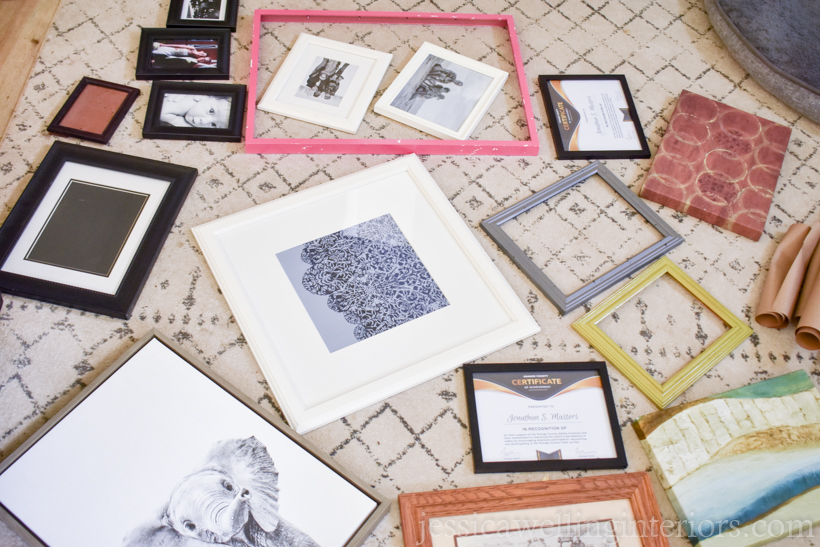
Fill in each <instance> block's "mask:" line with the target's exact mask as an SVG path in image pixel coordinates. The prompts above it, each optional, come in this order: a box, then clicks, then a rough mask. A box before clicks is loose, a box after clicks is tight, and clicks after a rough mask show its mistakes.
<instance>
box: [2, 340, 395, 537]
mask: <svg viewBox="0 0 820 547" xmlns="http://www.w3.org/2000/svg"><path fill="white" fill-rule="evenodd" d="M153 340H157V341H159V342H160V343H162V344H163V345H165V346H166V347H167V348H168V349H169V350H171V351H172V352H173V353H175V354H176V355H178V356H179V357H180V358H181V359H183V360H184V361H186V362H187V363H188V364H189V365H191V366H192V367H193V368H194V369H196V370H197V371H199V372H200V373H202V374H203V375H204V376H205V377H206V378H207V379H208V380H210V381H211V382H213V383H214V384H216V385H217V386H218V387H219V388H221V389H223V390H224V391H226V392H227V394H228V395H230V396H231V397H233V399H235V402H236V404H237V405H243V406H245V407H247V408H248V409H249V410H250V411H251V412H253V413H255V414H256V415H257V416H259V417H261V418H262V419H263V420H264V421H266V422H267V423H268V424H269V425H270V426H271V427H272V428H275V429H276V430H278V431H279V432H280V433H282V434H283V435H285V436H286V437H287V438H289V439H290V440H291V441H293V442H294V443H295V444H296V445H298V446H299V447H301V448H302V449H304V450H305V451H306V452H307V453H308V454H310V455H311V456H313V457H314V458H316V459H317V460H319V462H321V463H322V464H324V465H326V466H327V467H328V468H329V469H330V470H331V471H333V472H335V473H336V474H337V475H338V476H339V477H340V478H342V479H344V480H346V481H348V482H349V483H350V484H351V485H352V486H353V487H355V488H356V489H358V490H359V491H360V492H361V493H363V494H364V495H365V496H368V497H370V498H371V499H372V500H373V501H374V502H375V506H374V508H373V510H372V512H371V513H370V514H369V516H368V517H367V518H366V519H365V520H364V521H363V522H362V523H361V525H360V526H359V527H358V528H357V529H356V532H355V533H354V534H353V535H352V536H351V537H350V538H349V539H348V541H347V543H345V545H344V547H357V546H359V545H361V544H362V543H363V542H364V541H365V539H367V537H368V536H369V535H370V533H371V532H372V531H373V530H374V529H375V527H376V526H377V525H378V524H379V522H380V521H381V520H382V518H383V517H384V516H385V515H386V514H387V512H388V511H389V510H390V501H389V500H388V499H386V498H385V497H384V496H382V495H381V494H379V493H378V492H377V491H376V490H375V488H373V487H372V486H370V485H369V484H367V483H365V482H364V481H363V480H361V479H359V478H357V477H355V476H353V475H352V474H351V473H350V472H348V471H346V470H345V469H344V468H343V467H342V466H341V465H339V464H338V463H336V462H335V461H334V460H333V459H332V458H331V457H330V455H328V454H327V453H325V452H323V451H322V450H321V449H319V448H318V447H316V446H314V445H313V444H312V443H311V442H310V441H308V440H307V439H305V438H303V437H302V436H301V435H299V434H298V433H296V432H295V431H293V430H292V429H291V428H290V427H288V426H287V424H285V422H284V421H282V420H281V419H280V418H279V417H277V416H275V415H274V414H272V413H271V412H269V411H267V410H265V409H264V408H262V407H261V406H260V405H259V404H258V403H256V402H255V401H253V400H252V399H250V398H249V397H248V396H246V395H245V394H244V393H242V392H241V391H239V390H238V389H237V388H236V387H234V386H233V385H232V384H230V383H229V382H227V381H226V380H224V379H223V378H221V377H220V376H218V375H217V374H215V373H213V372H212V371H211V370H210V369H209V368H208V367H207V366H205V365H204V364H202V363H201V362H200V361H199V360H198V359H197V358H196V357H194V356H193V355H192V354H190V353H188V352H187V351H185V350H184V349H182V347H180V346H179V345H178V344H177V343H176V342H174V341H173V340H172V339H171V338H169V337H168V336H165V335H163V334H162V333H160V332H159V331H157V330H156V329H152V330H151V331H149V332H148V333H147V334H146V335H145V336H143V337H142V338H141V339H140V340H138V341H137V342H136V343H135V344H134V345H133V346H131V347H130V348H129V349H128V350H127V351H126V352H125V353H124V354H123V355H122V356H121V357H120V358H119V359H117V360H116V361H115V362H114V363H113V364H112V365H111V366H109V367H108V368H107V369H106V370H105V371H104V372H102V373H101V374H100V375H99V376H98V377H97V378H96V379H95V380H94V381H93V382H91V383H90V384H89V385H88V386H87V387H86V388H85V389H83V390H82V391H81V392H80V393H79V395H77V396H76V397H75V398H74V399H73V400H71V402H69V403H68V404H67V405H66V406H65V407H63V408H62V409H61V410H60V411H59V412H57V414H55V415H54V417H52V418H51V419H49V420H48V422H46V424H45V425H44V426H43V427H41V428H40V429H39V430H38V431H37V432H36V433H35V434H34V435H32V436H31V437H30V438H29V439H27V440H26V441H25V442H24V443H23V444H22V445H21V446H20V447H19V448H18V449H17V450H15V451H14V452H12V453H11V455H9V456H8V457H7V458H6V459H5V460H4V461H2V462H0V475H2V474H3V473H4V472H5V471H6V470H7V469H9V468H10V467H11V466H12V465H13V464H14V463H15V462H16V461H17V460H18V459H20V458H21V457H24V456H25V454H26V453H27V452H28V451H29V450H30V449H31V448H32V447H33V446H34V445H35V444H36V443H37V442H39V441H40V440H41V439H43V438H44V437H46V436H47V435H48V434H49V432H50V431H51V430H52V429H53V428H54V427H55V426H57V425H58V424H59V423H60V422H61V421H62V420H63V419H64V418H66V417H67V416H68V415H69V414H70V413H71V412H72V411H74V410H75V409H76V408H77V407H79V406H80V405H82V403H83V402H84V401H85V399H86V398H88V397H89V396H90V395H91V394H92V393H94V391H95V390H97V388H99V387H100V386H101V385H102V384H103V383H104V382H106V381H107V380H109V379H110V378H111V377H112V376H114V375H115V374H116V373H117V371H118V370H120V369H121V368H122V367H123V365H125V364H126V363H128V361H129V360H130V359H131V358H132V357H133V356H134V355H136V354H137V353H138V352H139V351H140V350H141V349H143V347H145V346H146V345H147V344H148V343H149V342H151V341H153ZM134 419H135V420H139V419H140V418H139V417H135V418H134ZM169 419H171V417H169ZM0 521H2V522H4V523H5V524H6V525H7V526H8V527H9V528H11V529H12V530H13V531H14V532H16V533H17V534H18V535H19V536H20V537H21V538H22V539H23V540H24V541H25V542H26V543H27V544H29V545H31V546H33V547H49V544H48V543H45V542H44V541H43V540H42V539H41V538H39V537H38V536H37V535H36V533H35V531H34V530H31V529H30V528H29V527H28V526H27V524H26V523H25V522H22V521H21V520H19V519H18V518H17V517H16V516H15V515H14V514H12V513H11V512H10V511H9V510H8V509H7V508H6V507H5V506H4V505H3V503H2V500H0Z"/></svg>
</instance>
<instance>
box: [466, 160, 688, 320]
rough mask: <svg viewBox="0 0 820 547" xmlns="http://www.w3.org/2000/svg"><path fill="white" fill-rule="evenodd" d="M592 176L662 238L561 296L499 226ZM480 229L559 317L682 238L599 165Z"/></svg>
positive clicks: (504, 211)
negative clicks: (545, 299) (532, 284)
mask: <svg viewBox="0 0 820 547" xmlns="http://www.w3.org/2000/svg"><path fill="white" fill-rule="evenodd" d="M593 175H598V176H600V177H601V178H602V179H603V180H604V182H606V183H607V184H608V185H609V186H610V187H611V188H612V189H613V190H614V191H615V192H616V193H617V194H618V195H619V196H621V198H623V199H624V200H625V201H626V202H627V203H628V204H629V205H631V206H632V207H633V208H634V209H635V211H637V212H638V214H639V215H641V216H642V217H643V218H644V219H645V220H646V221H647V222H648V223H649V224H651V225H652V227H653V228H655V229H656V230H657V231H658V232H659V233H660V234H661V235H662V236H663V238H662V239H661V240H660V241H657V242H655V243H654V244H653V245H651V246H650V247H648V248H646V249H644V250H643V251H641V252H639V253H638V254H636V255H635V256H633V257H631V258H629V259H627V260H626V261H625V262H623V263H622V264H619V265H618V266H616V267H615V268H613V269H612V270H610V271H608V272H606V273H605V274H603V275H601V276H600V277H598V278H596V279H593V280H592V281H590V282H589V283H588V284H586V285H585V286H584V287H581V288H580V289H578V290H577V291H575V292H573V293H571V294H564V292H563V291H562V290H561V289H559V288H558V286H557V285H556V284H555V283H554V282H553V281H552V280H551V279H550V278H549V277H548V276H547V274H545V273H544V271H543V270H541V268H539V267H538V265H536V264H535V262H534V261H533V260H532V259H531V258H530V257H528V256H527V254H526V253H525V252H524V250H523V249H522V248H521V247H520V246H519V245H518V244H517V243H516V242H515V241H513V239H512V238H511V237H510V236H508V235H507V234H506V233H505V232H504V230H503V229H502V227H501V225H502V224H504V223H505V222H507V221H508V220H512V219H514V218H515V217H517V216H518V215H520V214H522V213H525V212H527V211H529V210H530V209H532V208H533V207H536V206H538V205H540V204H541V203H543V202H545V201H547V200H549V199H551V198H553V197H555V196H557V195H559V194H561V193H562V192H564V191H566V190H569V189H570V188H572V187H573V186H575V185H578V184H582V183H583V182H585V181H586V180H587V179H589V178H590V177H591V176H593ZM481 228H483V229H484V231H485V232H486V233H487V235H489V236H490V238H491V239H492V240H493V241H494V242H495V244H496V245H498V246H499V247H500V248H501V250H502V251H504V254H506V255H507V256H508V257H510V259H511V260H512V261H513V262H514V263H515V265H516V266H518V267H519V268H520V269H521V270H522V271H523V272H524V274H525V275H526V276H527V277H528V278H529V280H530V281H532V282H533V283H534V284H535V286H536V287H538V289H539V290H540V291H541V292H542V293H544V295H545V296H546V297H547V298H549V300H550V302H552V303H553V304H554V305H555V307H556V308H558V311H559V312H560V314H561V315H565V314H567V313H568V312H571V311H572V310H574V309H575V308H577V307H578V306H580V305H581V304H583V303H584V302H586V301H588V300H590V299H592V298H594V297H595V296H597V295H599V294H601V293H602V292H603V291H605V290H607V289H608V288H610V287H612V286H613V285H615V284H616V283H618V282H620V281H622V280H623V279H625V278H626V277H628V276H629V275H631V274H633V273H635V272H636V271H638V270H640V269H641V268H644V267H645V266H648V265H649V264H651V263H652V262H654V261H655V260H657V259H658V258H660V257H661V256H663V255H665V254H666V253H668V252H669V251H671V250H672V249H674V248H675V247H677V246H678V245H680V244H681V243H683V237H681V236H680V235H679V234H678V233H677V232H676V231H675V230H673V229H672V227H671V226H669V224H667V223H666V222H665V221H664V220H663V219H662V218H661V217H660V216H658V214H657V213H655V211H653V210H652V209H651V208H650V207H649V206H648V205H647V204H646V203H644V202H643V200H641V199H640V198H639V197H638V196H637V195H635V194H634V193H633V192H632V190H630V189H629V188H628V187H627V186H626V184H624V183H623V182H622V181H621V179H619V178H618V177H617V176H616V175H615V174H614V173H613V172H612V171H610V170H609V169H607V168H606V166H605V165H603V164H602V163H600V162H597V161H596V162H593V163H591V164H589V165H587V166H586V167H584V168H583V169H581V170H579V171H576V172H575V173H573V174H571V175H570V176H568V177H566V178H564V179H562V180H560V181H558V182H556V183H555V184H552V185H550V186H548V187H546V188H544V189H543V190H541V191H540V192H537V193H535V194H534V195H532V196H530V197H529V198H527V199H525V200H522V201H520V202H518V203H516V204H515V205H513V206H511V207H508V208H507V209H504V210H503V211H501V212H500V213H496V214H494V215H493V216H491V217H489V218H487V219H485V220H483V221H481Z"/></svg>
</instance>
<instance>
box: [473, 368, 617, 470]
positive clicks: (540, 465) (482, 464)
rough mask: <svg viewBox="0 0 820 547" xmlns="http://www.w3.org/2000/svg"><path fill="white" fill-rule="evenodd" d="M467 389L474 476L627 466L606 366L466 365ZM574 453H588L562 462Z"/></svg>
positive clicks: (575, 454)
mask: <svg viewBox="0 0 820 547" xmlns="http://www.w3.org/2000/svg"><path fill="white" fill-rule="evenodd" d="M464 384H465V388H466V390H467V408H468V411H469V416H470V440H471V442H472V448H473V465H474V468H475V472H476V473H524V472H532V471H567V470H586V469H623V468H625V467H626V466H627V461H626V452H625V450H624V443H623V439H622V437H621V427H620V424H619V423H618V415H617V413H616V411H615V402H614V399H613V398H612V388H611V386H610V384H609V375H608V374H607V371H606V364H605V363H604V362H602V361H588V362H581V363H498V364H467V365H464ZM596 390H597V391H596ZM476 392H480V393H481V396H480V399H479V397H478V396H477V393H476ZM560 397H564V399H563V400H562V405H557V404H556V403H557V400H558V398H560ZM516 406H518V407H519V408H516ZM596 413H606V416H596ZM584 418H586V419H584ZM482 424H483V426H482ZM561 428H563V429H561ZM482 429H483V431H482ZM609 433H611V437H609V436H608V435H609ZM482 440H483V441H484V442H483V444H482ZM610 440H611V443H610V442H609V441H610ZM596 443H597V445H596ZM577 445H581V446H582V447H584V448H586V450H581V449H579V448H578V446H577ZM538 446H541V447H543V448H544V450H539V449H538V448H537V447H538ZM594 446H602V447H603V448H604V451H605V453H604V455H603V456H602V457H595V456H594V453H595V451H592V450H589V448H591V447H594ZM483 448H486V450H485V449H483ZM571 450H574V453H573V454H572V455H574V456H577V455H578V454H579V453H584V454H585V455H584V456H583V457H564V456H565V455H570V454H568V452H569V451H571ZM525 451H532V458H528V457H526V455H525V454H524V452H525Z"/></svg>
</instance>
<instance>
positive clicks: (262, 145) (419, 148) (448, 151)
mask: <svg viewBox="0 0 820 547" xmlns="http://www.w3.org/2000/svg"><path fill="white" fill-rule="evenodd" d="M289 22H297V23H306V22H311V23H345V24H351V23H366V24H388V25H461V26H494V27H501V28H505V29H507V32H509V35H510V44H511V46H512V53H513V59H514V64H515V72H516V74H515V77H516V78H517V80H518V85H519V88H520V91H521V100H522V102H523V105H524V117H525V118H526V121H527V136H528V138H527V139H525V140H510V141H495V140H464V141H462V140H449V139H263V138H256V137H255V136H254V128H255V127H254V124H255V116H256V102H257V91H256V84H257V77H258V68H259V62H258V59H259V43H260V36H261V31H262V23H289ZM246 116H247V117H246V123H245V152H246V153H248V154H433V155H455V156H481V155H484V156H487V155H492V156H537V155H538V150H539V142H538V132H537V130H536V125H535V118H534V116H533V112H532V105H531V103H530V94H529V88H528V86H527V80H526V76H525V74H524V64H523V62H522V59H521V50H520V47H519V45H518V35H517V34H516V31H515V21H514V20H513V17H512V15H484V14H472V13H416V12H388V11H332V10H268V9H260V10H256V11H254V17H253V42H252V44H251V67H250V77H249V81H248V111H247V114H246Z"/></svg>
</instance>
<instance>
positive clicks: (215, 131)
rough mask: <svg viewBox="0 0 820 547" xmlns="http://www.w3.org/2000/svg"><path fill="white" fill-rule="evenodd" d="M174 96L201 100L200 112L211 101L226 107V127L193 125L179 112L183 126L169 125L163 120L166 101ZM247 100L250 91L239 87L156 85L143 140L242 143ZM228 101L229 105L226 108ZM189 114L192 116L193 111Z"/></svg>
mask: <svg viewBox="0 0 820 547" xmlns="http://www.w3.org/2000/svg"><path fill="white" fill-rule="evenodd" d="M173 95H177V96H190V97H200V98H201V100H199V101H198V102H196V107H197V108H200V107H201V106H203V105H204V103H202V101H203V100H207V99H214V100H215V101H214V102H216V103H220V102H221V103H223V105H222V106H226V107H227V117H226V119H225V121H224V124H220V125H224V127H219V126H217V127H202V126H199V125H191V124H190V121H188V120H189V117H188V115H187V114H179V113H178V112H177V113H176V114H177V116H176V118H177V119H179V120H180V121H181V122H182V123H174V124H169V123H168V121H167V119H163V116H165V115H166V114H167V108H166V107H167V104H166V102H165V100H166V98H168V97H169V96H173ZM246 97H247V88H246V87H245V86H244V85H239V84H206V83H196V82H174V81H170V80H161V81H155V82H154V83H153V84H152V85H151V95H150V96H149V97H148V108H147V109H146V111H145V123H144V124H143V126H142V136H143V138H146V139H176V140H192V141H221V142H242V121H243V119H244V114H245V102H246ZM226 101H227V105H225V104H224V103H225V102H226ZM214 102H211V105H214ZM217 108H218V106H217ZM200 110H202V108H200ZM188 112H189V113H190V112H191V110H189V111H188ZM206 114H207V113H206ZM194 119H196V118H194ZM171 121H173V119H172V120H171ZM200 123H201V122H200Z"/></svg>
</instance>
